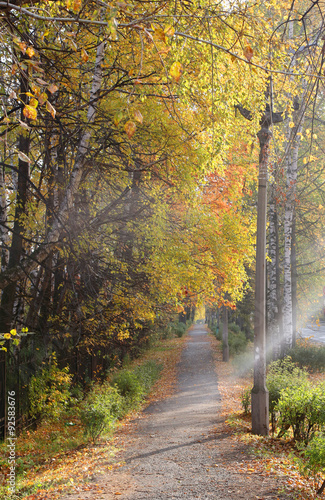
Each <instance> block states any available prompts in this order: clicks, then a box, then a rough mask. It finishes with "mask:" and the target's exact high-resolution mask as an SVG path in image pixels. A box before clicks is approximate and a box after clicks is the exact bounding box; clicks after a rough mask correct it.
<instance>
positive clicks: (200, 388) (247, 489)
mask: <svg viewBox="0 0 325 500" xmlns="http://www.w3.org/2000/svg"><path fill="white" fill-rule="evenodd" d="M214 367H215V360H214V355H213V350H212V347H211V342H210V337H209V335H208V334H207V329H206V327H205V326H204V325H195V326H194V327H193V328H192V329H191V330H190V332H189V335H188V339H187V343H186V346H185V348H184V350H183V353H182V357H181V361H180V364H179V367H178V368H179V377H178V387H177V391H176V393H175V394H174V395H173V396H171V397H169V398H168V399H166V400H163V401H160V402H158V403H154V404H152V405H150V406H149V407H148V408H147V409H146V410H145V411H144V412H143V414H142V417H141V418H138V419H136V420H135V421H134V422H132V424H131V426H130V432H129V434H127V435H126V436H125V441H124V450H122V451H120V452H119V453H118V454H117V456H116V457H115V460H118V461H119V462H120V463H121V462H122V463H123V465H122V466H121V467H118V468H117V469H114V470H112V471H110V472H108V473H106V474H103V475H101V476H99V475H97V474H96V472H95V476H94V477H93V479H92V481H93V483H92V485H93V486H92V487H91V486H89V487H88V488H87V489H88V490H89V491H79V493H78V494H75V493H74V494H73V493H72V494H70V495H69V496H68V497H67V498H66V499H64V500H68V499H69V500H79V499H82V500H88V499H89V500H90V499H91V500H96V499H98V500H101V499H103V500H113V499H116V498H122V499H126V500H173V499H185V498H186V499H187V500H194V499H202V500H203V499H206V500H208V499H215V500H234V499H236V500H239V499H244V500H255V499H259V500H266V499H267V500H280V499H286V500H290V499H293V498H294V497H293V496H290V495H289V494H286V493H285V484H286V478H285V477H284V478H281V481H279V478H277V477H275V476H273V477H270V475H268V476H267V477H266V475H265V474H264V473H258V472H254V470H253V473H252V472H248V471H244V470H243V469H242V467H241V466H242V465H243V463H244V461H245V460H249V459H250V457H249V455H248V454H247V448H246V447H245V445H243V444H241V443H240V442H235V443H236V444H234V441H233V440H231V438H230V437H229V434H227V433H225V432H224V430H223V425H222V423H223V420H222V418H220V417H219V416H218V415H220V413H221V412H220V409H221V403H220V401H221V398H220V394H219V392H218V381H217V375H216V372H215V368H214ZM279 487H281V489H282V494H279V493H278V490H279ZM117 495H119V497H117Z"/></svg>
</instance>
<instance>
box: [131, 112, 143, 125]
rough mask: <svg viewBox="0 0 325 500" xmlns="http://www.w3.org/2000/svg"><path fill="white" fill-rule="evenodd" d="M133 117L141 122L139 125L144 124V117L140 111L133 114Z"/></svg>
mask: <svg viewBox="0 0 325 500" xmlns="http://www.w3.org/2000/svg"><path fill="white" fill-rule="evenodd" d="M133 116H134V119H135V120H136V121H137V122H139V123H143V116H142V114H141V113H140V111H139V110H138V109H136V110H135V111H134V113H133Z"/></svg>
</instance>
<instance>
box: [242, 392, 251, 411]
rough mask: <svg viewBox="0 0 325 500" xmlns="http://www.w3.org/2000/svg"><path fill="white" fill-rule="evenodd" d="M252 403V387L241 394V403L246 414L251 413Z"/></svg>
mask: <svg viewBox="0 0 325 500" xmlns="http://www.w3.org/2000/svg"><path fill="white" fill-rule="evenodd" d="M251 403H252V398H251V389H246V391H243V393H242V395H241V404H242V407H243V410H244V413H245V415H248V414H249V413H250V411H251Z"/></svg>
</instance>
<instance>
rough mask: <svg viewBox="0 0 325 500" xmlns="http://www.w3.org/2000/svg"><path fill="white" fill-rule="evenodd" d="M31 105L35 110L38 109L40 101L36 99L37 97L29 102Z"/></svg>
mask: <svg viewBox="0 0 325 500" xmlns="http://www.w3.org/2000/svg"><path fill="white" fill-rule="evenodd" d="M29 105H30V106H32V107H33V108H37V106H38V100H37V99H35V97H32V98H31V100H30V101H29Z"/></svg>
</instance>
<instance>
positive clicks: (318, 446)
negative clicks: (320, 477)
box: [303, 432, 325, 494]
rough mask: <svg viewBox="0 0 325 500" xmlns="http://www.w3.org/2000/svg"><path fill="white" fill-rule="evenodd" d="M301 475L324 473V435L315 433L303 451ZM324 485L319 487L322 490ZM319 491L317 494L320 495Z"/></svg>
mask: <svg viewBox="0 0 325 500" xmlns="http://www.w3.org/2000/svg"><path fill="white" fill-rule="evenodd" d="M304 459H305V460H304V464H303V473H304V474H306V475H308V476H309V475H311V474H312V475H314V477H315V476H316V475H317V474H324V473H325V434H324V433H320V432H319V433H316V434H315V435H314V437H313V438H312V440H311V441H310V442H309V443H308V445H307V446H306V448H305V450H304ZM324 483H325V481H324ZM324 483H323V485H322V487H321V489H322V488H324ZM321 489H320V490H319V491H318V492H317V493H319V494H320V493H321V492H322V491H321Z"/></svg>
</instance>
